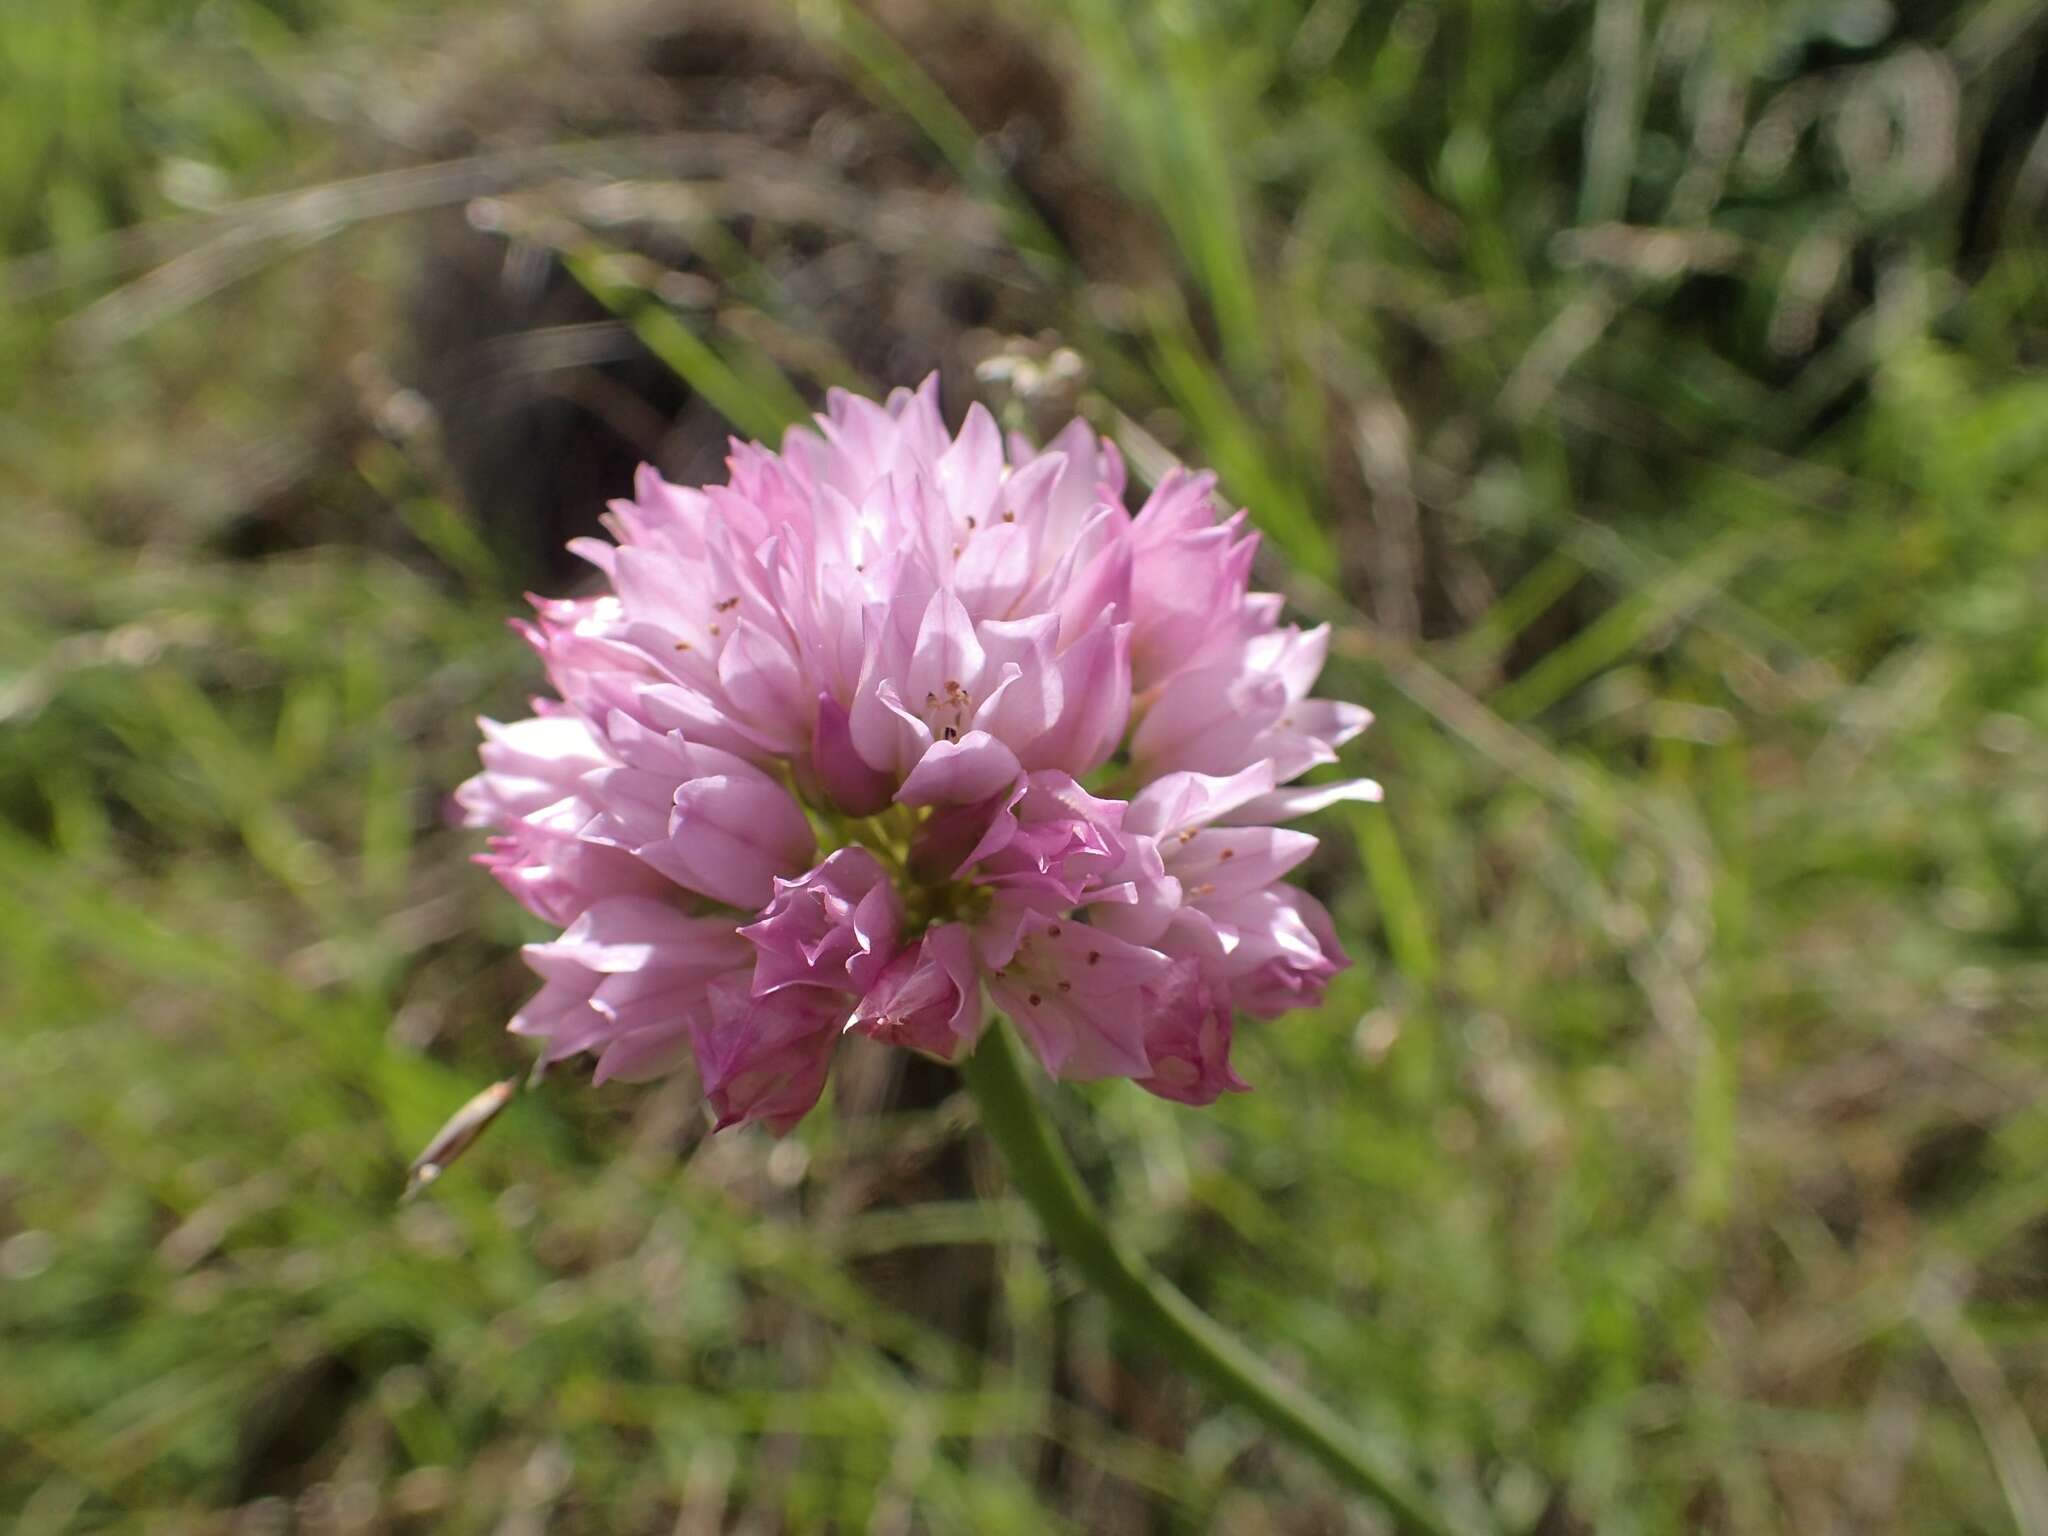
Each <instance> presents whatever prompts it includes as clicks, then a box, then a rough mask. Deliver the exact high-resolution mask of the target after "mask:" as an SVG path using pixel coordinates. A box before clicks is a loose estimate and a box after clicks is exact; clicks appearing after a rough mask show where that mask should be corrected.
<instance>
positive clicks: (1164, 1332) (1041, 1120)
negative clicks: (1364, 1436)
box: [961, 1019, 1469, 1536]
mask: <svg viewBox="0 0 2048 1536" xmlns="http://www.w3.org/2000/svg"><path fill="white" fill-rule="evenodd" d="M961 1070H962V1073H963V1074H964V1076H965V1077H966V1079H967V1085H968V1087H969V1089H970V1090H972V1092H973V1094H974V1097H975V1100H976V1102H977V1103H978V1104H979V1105H980V1107H981V1122H982V1125H983V1127H984V1128H985V1129H986V1130H987V1131H988V1134H989V1136H990V1138H991V1139H993V1140H994V1142H995V1144H996V1145H997V1146H998V1147H999V1148H1001V1149H1002V1154H1003V1160H1004V1162H1005V1163H1006V1164H1008V1166H1009V1171H1010V1180H1011V1182H1012V1183H1013V1184H1014V1185H1016V1187H1017V1192H1018V1193H1019V1194H1021V1195H1022V1196H1023V1197H1024V1199H1025V1200H1026V1201H1028V1202H1029V1203H1030V1205H1031V1207H1032V1209H1033V1210H1035V1211H1036V1212H1037V1213H1038V1219H1039V1221H1040V1222H1041V1223H1043V1225H1044V1227H1045V1230H1046V1235H1047V1236H1048V1237H1050V1238H1051V1239H1052V1241H1053V1243H1054V1244H1055V1245H1056V1246H1057V1247H1058V1248H1059V1250H1060V1251H1061V1252H1062V1253H1063V1254H1065V1255H1066V1257H1067V1259H1068V1261H1069V1262H1070V1263H1072V1264H1073V1265H1074V1267H1075V1268H1076V1269H1078V1270H1080V1271H1081V1273H1082V1274H1083V1275H1084V1276H1086V1277H1087V1280H1088V1283H1089V1284H1090V1285H1092V1286H1094V1287H1095V1289H1096V1290H1097V1291H1099V1292H1100V1293H1101V1294H1102V1295H1103V1297H1104V1298H1105V1299H1106V1300H1107V1301H1108V1302H1109V1304H1110V1305H1111V1306H1112V1307H1114V1308H1115V1309H1116V1312H1117V1315H1118V1316H1119V1317H1121V1318H1122V1319H1123V1320H1124V1321H1125V1322H1126V1323H1128V1324H1129V1325H1131V1326H1132V1327H1133V1328H1135V1329H1137V1330H1138V1331H1140V1332H1141V1333H1143V1334H1144V1335H1145V1336H1146V1337H1147V1338H1148V1339H1150V1340H1151V1342H1152V1343H1153V1344H1154V1345H1155V1346H1156V1347H1158V1348H1159V1349H1160V1350H1161V1351H1162V1352H1163V1353H1165V1354H1166V1355H1167V1356H1168V1357H1169V1358H1170V1359H1172V1360H1173V1361H1174V1362H1175V1363H1176V1364H1178V1365H1181V1366H1183V1367H1185V1368H1187V1369H1188V1370H1190V1371H1193V1372H1194V1373H1195V1374H1197V1375H1199V1376H1201V1377H1202V1378H1203V1379H1204V1380H1206V1381H1207V1382H1208V1383H1209V1385H1210V1386H1211V1387H1213V1388H1215V1389H1216V1390H1217V1391H1219V1392H1221V1393H1222V1394H1223V1395H1224V1396H1225V1397H1227V1398H1229V1399H1230V1400H1231V1401H1232V1402H1234V1403H1237V1404H1239V1405H1240V1406H1241V1407H1244V1408H1246V1409H1248V1410H1250V1411H1251V1412H1252V1413H1254V1414H1256V1415H1257V1416H1258V1417H1259V1418H1260V1419H1261V1420H1263V1421H1264V1423H1265V1424H1266V1426H1267V1427H1268V1428H1270V1429H1272V1430H1273V1431H1275V1432H1276V1433H1278V1434H1280V1435H1282V1436H1284V1437H1285V1438H1286V1439H1288V1440H1290V1441H1292V1442H1293V1443H1294V1444H1295V1445H1297V1446H1299V1447H1300V1448H1301V1449H1303V1450H1305V1451H1307V1452H1308V1453H1309V1454H1310V1455H1312V1456H1314V1457H1316V1458H1317V1459H1318V1460H1320V1461H1321V1462H1322V1463H1323V1465H1324V1466H1326V1467H1328V1468H1329V1469H1330V1471H1332V1472H1333V1473H1335V1474H1336V1475H1337V1476H1338V1477H1339V1478H1341V1479H1342V1480H1343V1481H1344V1482H1346V1483H1348V1484H1350V1485H1351V1486H1352V1487H1353V1488H1356V1489H1357V1490H1358V1491H1359V1492H1361V1493H1364V1494H1366V1495H1368V1496H1369V1497H1371V1498H1373V1499H1376V1500H1377V1501H1378V1502H1379V1503H1381V1504H1382V1505H1384V1506H1385V1507H1386V1509H1387V1511H1388V1512H1389V1513H1390V1514H1391V1515H1392V1516H1393V1517H1394V1519H1395V1520H1396V1522H1398V1524H1399V1525H1400V1526H1401V1527H1402V1529H1404V1530H1408V1531H1412V1532H1417V1533H1420V1536H1464V1533H1465V1532H1466V1531H1467V1530H1468V1529H1469V1528H1468V1527H1467V1526H1465V1525H1464V1524H1462V1523H1460V1522H1458V1521H1454V1520H1452V1519H1451V1518H1450V1517H1449V1516H1448V1515H1446V1514H1444V1513H1443V1512H1442V1511H1440V1510H1439V1509H1437V1508H1436V1507H1435V1506H1434V1504H1433V1503H1432V1502H1431V1501H1430V1499H1429V1498H1428V1496H1427V1495H1426V1494H1424V1493H1423V1492H1422V1491H1421V1490H1419V1489H1418V1488H1416V1487H1415V1486H1414V1485H1413V1484H1412V1483H1411V1482H1410V1481H1409V1479H1408V1477H1407V1475H1406V1474H1405V1473H1403V1472H1402V1471H1400V1470H1399V1469H1398V1468H1396V1467H1393V1466H1390V1465H1389V1464H1388V1463H1387V1461H1386V1459H1385V1458H1384V1457H1382V1456H1381V1455H1379V1454H1378V1453H1377V1452H1375V1451H1374V1450H1373V1449H1372V1448H1371V1447H1369V1446H1368V1445H1366V1444H1365V1443H1364V1442H1363V1441H1362V1440H1360V1438H1359V1437H1358V1435H1357V1434H1356V1433H1355V1432H1354V1431H1353V1430H1352V1428H1351V1426H1350V1425H1348V1424H1346V1423H1345V1422H1344V1421H1343V1420H1342V1419H1340V1418H1339V1417H1338V1416H1337V1415H1336V1414H1335V1413H1333V1412H1332V1411H1331V1410H1330V1409H1328V1408H1326V1407H1325V1406H1324V1405H1323V1404H1321V1403H1319V1402H1317V1401H1316V1400H1315V1399H1314V1398H1312V1397H1310V1396H1309V1395H1308V1394H1307V1393H1305V1392H1303V1391H1302V1390H1301V1389H1300V1388H1299V1387H1297V1386H1295V1385H1294V1384H1293V1383H1292V1382H1290V1381H1287V1380H1285V1379H1284V1378H1282V1377H1281V1376H1279V1375H1277V1374H1276V1373H1275V1372H1274V1371H1273V1369H1272V1368H1271V1367H1270V1366H1268V1365H1267V1364H1266V1363H1265V1362H1264V1361H1263V1360H1261V1359H1259V1357H1258V1356H1257V1355H1255V1354H1253V1353H1252V1352H1251V1350H1249V1349H1248V1348H1246V1347H1245V1345H1244V1344H1243V1343H1241V1342H1240V1341H1239V1340H1238V1339H1237V1337H1236V1336H1235V1335H1233V1334H1231V1333H1230V1332H1228V1331H1227V1330H1225V1329H1224V1328H1222V1327H1221V1326H1219V1325H1218V1324H1217V1323H1216V1322H1215V1321H1214V1320H1212V1319H1211V1318H1210V1317H1208V1316H1207V1314H1205V1313H1204V1312H1202V1310H1201V1309H1200V1308H1198V1307H1197V1306H1195V1304H1194V1303H1193V1302H1191V1301H1189V1300H1188V1299H1187V1297H1185V1296H1183V1295H1182V1294H1181V1293H1180V1292H1179V1291H1178V1290H1176V1289H1175V1288H1174V1287H1173V1286H1172V1285H1170V1284H1168V1283H1167V1281H1166V1280H1165V1279H1164V1278H1163V1277H1162V1276H1160V1275H1158V1274H1157V1273H1155V1272H1154V1271H1153V1270H1152V1269H1151V1267H1150V1266H1149V1265H1147V1264H1146V1263H1145V1261H1144V1260H1143V1259H1141V1258H1139V1257H1138V1256H1137V1255H1136V1254H1135V1253H1133V1252H1132V1251H1131V1250H1130V1249H1129V1248H1128V1247H1126V1246H1125V1245H1124V1244H1123V1243H1121V1242H1119V1241H1118V1240H1117V1238H1116V1237H1115V1236H1114V1235H1112V1234H1111V1232H1110V1231H1109V1229H1108V1227H1106V1226H1105V1225H1104V1224H1103V1220H1102V1213H1101V1211H1100V1210H1098V1209H1097V1208H1096V1205H1095V1203H1094V1201H1092V1200H1091V1199H1089V1197H1088V1192H1087V1191H1086V1190H1085V1189H1083V1188H1082V1187H1081V1181H1080V1178H1079V1176H1078V1175H1077V1174H1076V1173H1075V1172H1074V1165H1073V1164H1072V1162H1070V1161H1069V1160H1068V1158H1067V1155H1066V1152H1065V1150H1064V1149H1063V1148H1062V1147H1061V1146H1060V1143H1059V1140H1058V1138H1057V1137H1056V1136H1055V1135H1054V1133H1053V1129H1052V1126H1051V1124H1050V1123H1049V1122H1048V1121H1047V1119H1046V1116H1045V1112H1044V1110H1043V1108H1042V1107H1041V1106H1040V1104H1039V1101H1038V1098H1037V1096H1036V1095H1035V1094H1034V1093H1033V1092H1032V1089H1031V1086H1030V1084H1029V1083H1028V1082H1027V1081H1026V1080H1025V1076H1024V1072H1023V1069H1022V1066H1021V1064H1020V1061H1019V1056H1018V1048H1017V1041H1016V1037H1015V1035H1014V1034H1013V1033H1012V1031H1011V1028H1010V1026H1009V1024H1008V1023H1007V1022H1006V1021H1003V1020H1000V1019H999V1020H997V1021H995V1022H994V1023H993V1024H992V1025H991V1026H990V1027H989V1029H988V1031H987V1032H986V1033H985V1034H984V1035H983V1036H982V1040H981V1044H980V1046H979V1047H978V1048H977V1049H976V1050H975V1052H974V1054H973V1055H972V1056H970V1057H968V1058H967V1060H966V1061H965V1063H963V1065H962V1068H961Z"/></svg>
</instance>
